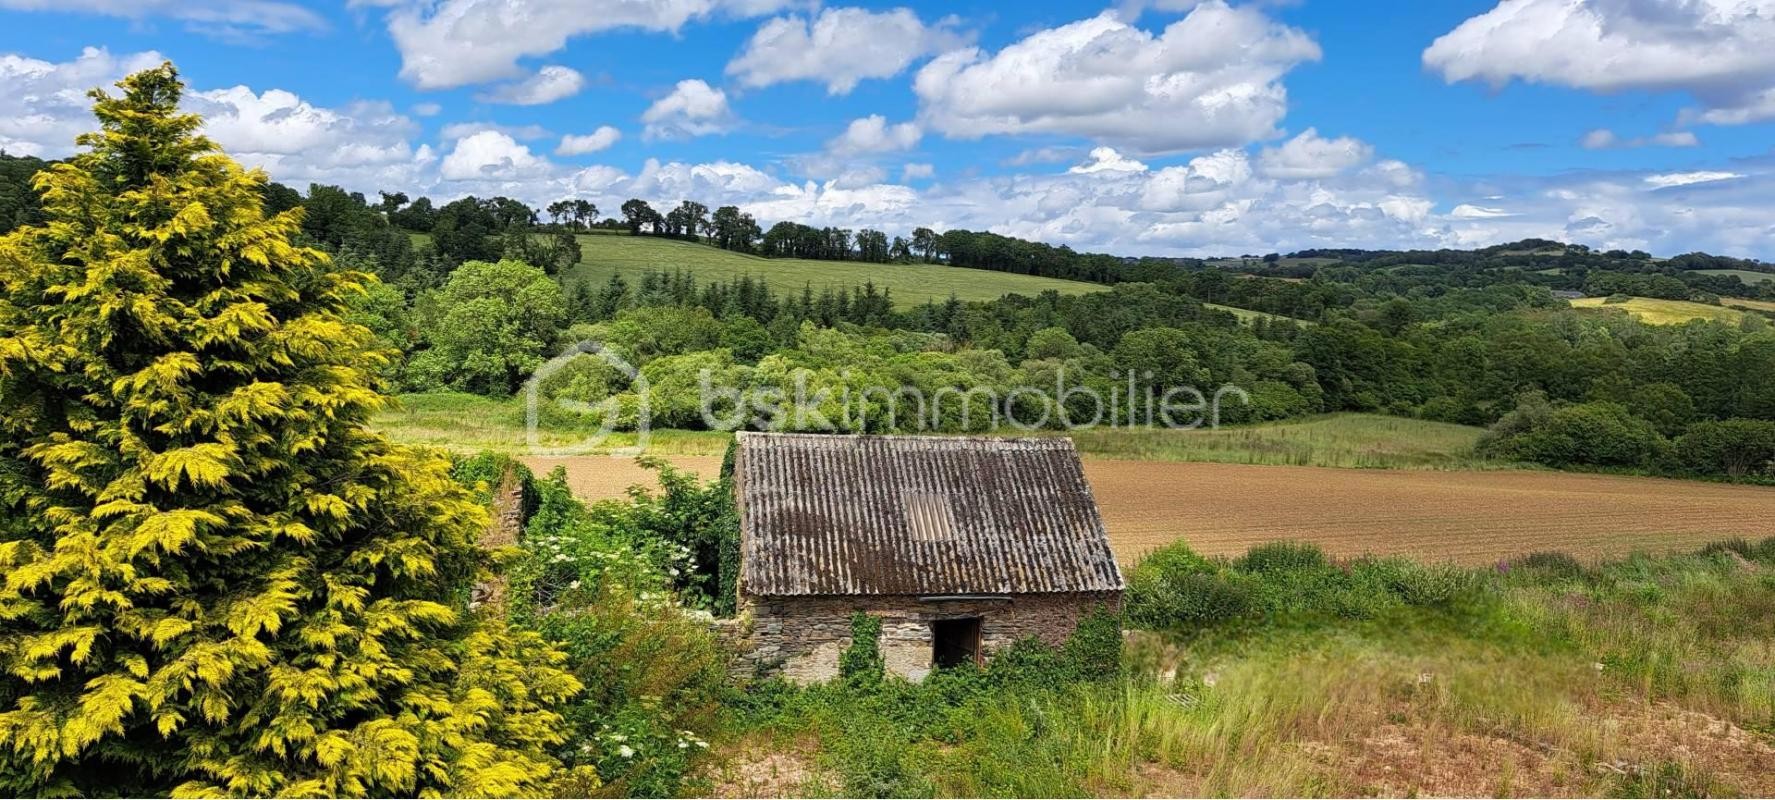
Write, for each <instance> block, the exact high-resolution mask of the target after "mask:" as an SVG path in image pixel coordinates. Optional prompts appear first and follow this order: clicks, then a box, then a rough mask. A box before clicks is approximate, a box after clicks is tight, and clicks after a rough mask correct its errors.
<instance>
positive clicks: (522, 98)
mask: <svg viewBox="0 0 1775 800" xmlns="http://www.w3.org/2000/svg"><path fill="white" fill-rule="evenodd" d="M585 84H586V80H585V76H584V75H581V74H579V71H578V70H575V69H573V68H571V67H563V66H560V65H556V64H551V65H549V66H546V67H543V68H542V69H539V70H537V71H536V74H535V75H531V76H530V77H528V78H525V79H523V80H520V81H513V82H511V83H506V84H501V85H499V86H496V87H494V88H493V89H491V90H489V91H485V92H482V93H480V94H479V95H476V97H477V98H478V99H479V100H481V102H484V103H506V104H509V105H516V106H540V105H546V104H548V103H553V102H555V101H556V100H563V99H566V98H568V97H572V96H574V95H576V94H579V90H580V89H583V88H585Z"/></svg>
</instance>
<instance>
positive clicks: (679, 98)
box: [641, 78, 733, 139]
mask: <svg viewBox="0 0 1775 800" xmlns="http://www.w3.org/2000/svg"><path fill="white" fill-rule="evenodd" d="M641 121H642V122H644V123H646V124H647V127H646V129H645V130H644V131H643V133H642V136H643V138H647V139H672V138H683V137H690V136H707V135H709V134H712V133H725V132H727V130H728V129H729V128H731V127H732V126H733V109H731V108H729V107H728V105H727V93H726V92H723V91H721V90H720V89H716V88H714V87H712V86H710V85H709V84H707V83H705V82H703V81H701V80H697V79H694V78H693V79H690V80H682V81H679V82H678V85H677V86H675V87H673V89H672V92H671V94H668V95H666V96H665V97H662V98H660V99H659V100H656V101H654V103H653V105H651V106H648V107H647V110H646V111H644V112H642V114H641Z"/></svg>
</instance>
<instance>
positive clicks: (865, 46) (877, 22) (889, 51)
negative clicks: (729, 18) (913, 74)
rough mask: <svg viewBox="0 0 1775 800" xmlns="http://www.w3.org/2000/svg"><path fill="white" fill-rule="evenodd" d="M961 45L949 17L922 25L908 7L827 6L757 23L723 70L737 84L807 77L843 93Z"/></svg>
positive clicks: (763, 84)
mask: <svg viewBox="0 0 1775 800" xmlns="http://www.w3.org/2000/svg"><path fill="white" fill-rule="evenodd" d="M963 43H964V39H963V37H962V36H961V35H960V34H957V33H956V32H955V31H954V23H953V22H952V21H949V20H945V21H941V22H938V23H937V24H935V25H926V24H925V23H924V22H923V21H921V20H919V18H918V15H917V14H915V13H913V11H912V10H911V9H909V8H895V9H891V10H888V11H881V12H875V11H869V10H868V9H863V8H827V9H824V10H822V11H820V13H819V15H818V16H815V17H813V18H811V19H809V18H807V17H804V16H801V15H790V16H785V17H777V18H776V19H773V20H770V21H769V22H766V23H764V24H763V25H761V26H759V28H758V31H757V32H756V33H754V34H752V38H751V39H750V40H749V41H747V42H746V46H745V49H744V50H742V51H741V52H740V54H739V55H738V56H737V57H735V58H734V60H733V61H732V62H729V63H728V65H727V74H729V75H732V76H734V77H735V78H736V79H738V80H739V82H740V84H741V85H742V86H750V87H760V86H769V85H771V84H774V83H783V82H785V81H797V80H806V81H816V82H819V83H824V84H826V91H828V92H830V93H832V94H847V93H849V92H850V91H851V90H852V89H854V88H856V86H857V83H858V82H860V81H863V80H865V79H869V78H890V77H893V76H894V75H898V74H899V73H900V72H901V71H902V70H904V69H906V68H907V67H908V66H910V65H911V64H912V62H913V61H915V60H917V59H919V58H922V57H924V56H927V55H930V54H933V53H936V52H939V51H941V50H946V49H949V48H952V47H957V46H960V45H961V44H963Z"/></svg>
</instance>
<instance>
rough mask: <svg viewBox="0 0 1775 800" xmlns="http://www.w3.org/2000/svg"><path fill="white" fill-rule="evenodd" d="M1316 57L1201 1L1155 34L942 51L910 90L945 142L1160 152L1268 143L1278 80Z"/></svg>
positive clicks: (1256, 23) (1238, 12) (1071, 36)
mask: <svg viewBox="0 0 1775 800" xmlns="http://www.w3.org/2000/svg"><path fill="white" fill-rule="evenodd" d="M1319 55H1320V53H1319V46H1318V45H1317V44H1315V43H1314V42H1313V40H1312V38H1311V37H1309V36H1307V34H1305V33H1304V32H1302V31H1300V30H1297V29H1295V28H1291V27H1288V26H1286V25H1282V24H1280V23H1278V22H1275V21H1274V20H1271V19H1270V18H1269V17H1267V16H1265V15H1264V13H1263V12H1262V11H1260V10H1258V9H1257V8H1254V7H1251V6H1241V7H1238V8H1233V7H1230V6H1228V5H1226V4H1225V3H1224V2H1221V0H1208V1H1207V2H1204V3H1201V4H1200V5H1197V6H1196V7H1195V8H1194V9H1192V10H1191V11H1190V12H1189V14H1188V16H1185V17H1184V18H1183V19H1181V20H1178V21H1176V22H1174V23H1172V24H1171V25H1169V26H1167V27H1166V28H1165V29H1164V30H1163V31H1161V32H1159V33H1156V34H1155V33H1151V32H1148V31H1145V30H1142V29H1140V28H1137V27H1134V26H1133V25H1130V24H1129V23H1127V22H1124V21H1122V20H1121V19H1120V18H1119V17H1118V16H1117V15H1115V14H1114V13H1110V12H1105V13H1104V14H1101V15H1099V16H1096V17H1093V18H1091V19H1086V20H1080V21H1078V22H1073V23H1070V24H1067V25H1062V26H1060V27H1058V28H1050V29H1046V30H1042V31H1039V32H1037V33H1034V34H1031V35H1030V36H1028V37H1027V38H1024V39H1022V40H1021V41H1018V42H1015V43H1013V44H1011V45H1009V46H1007V47H1005V48H1004V49H1002V50H1000V51H998V52H997V53H987V52H984V51H982V50H980V49H978V48H967V49H962V50H955V51H951V52H948V53H945V54H943V55H941V56H938V57H936V58H935V59H933V60H932V61H931V62H930V63H929V64H926V65H925V66H924V68H923V69H921V70H919V72H918V76H917V78H916V80H915V82H914V88H915V89H916V91H917V93H918V97H919V100H920V102H921V112H920V116H921V118H922V119H923V120H925V122H926V125H927V127H929V128H933V129H935V130H937V131H940V132H942V133H944V134H946V135H949V136H955V137H962V138H974V137H980V136H986V135H991V134H1031V133H1046V134H1064V135H1072V136H1081V137H1085V138H1089V139H1094V140H1097V141H1098V142H1100V143H1102V144H1107V145H1110V146H1112V147H1115V148H1117V149H1118V150H1121V151H1123V152H1130V153H1135V154H1155V153H1169V152H1176V151H1182V150H1191V149H1199V148H1205V147H1219V146H1227V145H1243V144H1246V143H1248V142H1252V141H1257V140H1262V139H1267V138H1270V137H1272V136H1275V135H1277V134H1278V131H1277V130H1276V124H1277V123H1278V122H1279V121H1280V120H1281V119H1282V116H1283V114H1284V113H1285V112H1286V111H1287V108H1288V96H1287V90H1286V89H1284V88H1283V86H1282V81H1281V79H1282V76H1283V75H1284V74H1286V73H1287V72H1288V71H1289V70H1291V69H1293V68H1294V67H1295V66H1296V65H1298V64H1300V63H1302V62H1306V61H1314V60H1317V59H1318V58H1319Z"/></svg>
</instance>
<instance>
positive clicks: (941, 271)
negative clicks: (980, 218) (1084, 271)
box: [567, 235, 1107, 309]
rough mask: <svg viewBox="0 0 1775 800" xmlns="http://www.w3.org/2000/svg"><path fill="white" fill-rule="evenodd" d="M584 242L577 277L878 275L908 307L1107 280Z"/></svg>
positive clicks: (773, 279) (646, 240) (651, 240)
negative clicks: (683, 273)
mask: <svg viewBox="0 0 1775 800" xmlns="http://www.w3.org/2000/svg"><path fill="white" fill-rule="evenodd" d="M579 248H580V262H579V264H578V266H576V267H574V268H573V269H572V270H571V271H570V272H569V273H568V275H567V280H568V281H569V282H572V281H591V282H593V283H596V284H602V283H604V282H605V281H607V280H609V279H610V276H611V275H612V274H614V273H619V272H620V273H622V275H623V277H624V278H625V279H626V280H630V281H634V280H636V279H638V278H639V277H640V276H641V274H642V273H644V272H646V271H648V270H665V271H668V272H671V271H675V270H684V271H687V272H689V273H691V274H693V275H695V276H696V277H697V280H698V282H703V283H706V282H709V281H720V280H727V279H731V278H738V277H741V276H743V275H750V276H752V277H754V278H758V279H761V280H763V281H764V282H765V284H766V285H768V286H770V288H771V289H773V290H775V291H777V292H780V293H783V294H790V293H795V292H800V291H801V290H802V288H803V287H805V286H810V285H811V286H812V287H813V289H814V291H816V292H817V291H820V290H821V289H824V288H827V287H831V288H834V289H849V288H851V287H854V286H862V285H863V284H864V283H865V282H868V281H873V282H874V283H875V285H876V287H878V288H881V289H886V290H888V291H890V292H892V294H893V298H894V305H895V306H896V307H897V308H901V309H905V308H911V307H914V306H917V305H921V304H923V303H924V302H925V301H927V300H935V301H939V302H941V301H944V300H948V299H949V297H950V295H954V296H955V297H957V298H959V299H961V300H964V301H971V300H996V299H998V298H999V297H1001V296H1004V295H1007V294H1025V295H1036V294H1041V293H1042V292H1045V291H1048V290H1053V291H1057V292H1060V293H1062V294H1083V293H1085V292H1096V291H1102V290H1104V289H1105V288H1107V287H1105V286H1101V285H1098V284H1094V283H1082V282H1079V281H1068V280H1060V279H1057V278H1041V277H1036V276H1033V275H1016V274H1012V273H1008V272H993V271H990V270H980V269H964V268H960V267H948V266H943V265H939V264H873V263H867V262H861V261H812V260H808V259H800V258H762V257H759V256H750V255H744V254H741V253H735V252H731V251H728V250H721V249H719V248H715V247H710V246H708V245H703V244H697V243H694V242H685V241H678V240H674V239H663V238H655V237H648V236H641V237H634V236H596V235H581V236H580V237H579Z"/></svg>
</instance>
